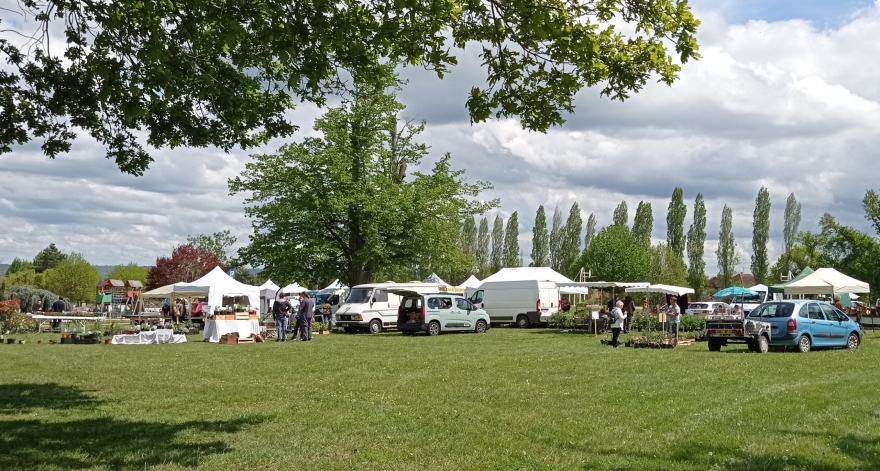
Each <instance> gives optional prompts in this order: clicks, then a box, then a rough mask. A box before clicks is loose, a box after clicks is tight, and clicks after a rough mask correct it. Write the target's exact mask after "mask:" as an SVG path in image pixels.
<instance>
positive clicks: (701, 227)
mask: <svg viewBox="0 0 880 471" xmlns="http://www.w3.org/2000/svg"><path fill="white" fill-rule="evenodd" d="M705 251H706V203H705V202H704V201H703V194H702V193H697V197H696V198H695V199H694V222H693V223H692V224H691V227H690V229H688V234H687V253H688V264H689V266H688V283H689V284H690V285H691V288H693V289H694V295H695V296H694V299H702V298H703V289H705V287H706V261H705V260H703V254H704V253H705Z"/></svg>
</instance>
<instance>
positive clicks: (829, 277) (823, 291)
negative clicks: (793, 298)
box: [783, 268, 871, 296]
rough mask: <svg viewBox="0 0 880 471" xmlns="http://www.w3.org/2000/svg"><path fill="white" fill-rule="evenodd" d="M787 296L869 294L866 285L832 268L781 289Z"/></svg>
mask: <svg viewBox="0 0 880 471" xmlns="http://www.w3.org/2000/svg"><path fill="white" fill-rule="evenodd" d="M783 292H784V293H785V294H787V295H797V294H820V295H826V296H836V295H839V294H842V293H856V294H862V293H870V292H871V288H870V286H868V283H865V282H864V281H859V280H857V279H855V278H852V277H849V276H847V275H844V274H843V273H840V272H839V271H837V270H835V269H833V268H820V269H818V270H816V271H814V272H813V273H810V274H809V275H807V276H805V277H803V278H801V279H799V280H796V281H792V282H791V283H788V284H786V285H785V286H784V287H783Z"/></svg>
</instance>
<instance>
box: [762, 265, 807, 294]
mask: <svg viewBox="0 0 880 471" xmlns="http://www.w3.org/2000/svg"><path fill="white" fill-rule="evenodd" d="M812 274H813V269H812V268H810V267H807V268H804V269H803V270H801V272H800V273H798V275H797V276H796V277H794V278H792V279H790V280H788V281H786V282H785V283H779V284H778V285H772V286H770V287H769V288H768V289H769V290H770V294H773V293H784V292H785V287H786V286H788V285H790V284H792V283H794V282H795V281H800V280H802V279H804V278H806V277H807V275H812Z"/></svg>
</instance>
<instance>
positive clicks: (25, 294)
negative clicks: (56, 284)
mask: <svg viewBox="0 0 880 471" xmlns="http://www.w3.org/2000/svg"><path fill="white" fill-rule="evenodd" d="M6 298H7V299H18V301H19V305H20V306H21V310H22V311H25V312H30V311H32V310H34V309H35V307H36V306H37V301H40V303H41V304H40V310H41V311H47V310H49V309H50V308H51V307H52V303H54V302H55V301H57V300H58V295H57V294H55V293H53V292H51V291H48V290H45V289H39V288H34V287H33V286H16V287H15V288H12V289H10V290H7V291H6Z"/></svg>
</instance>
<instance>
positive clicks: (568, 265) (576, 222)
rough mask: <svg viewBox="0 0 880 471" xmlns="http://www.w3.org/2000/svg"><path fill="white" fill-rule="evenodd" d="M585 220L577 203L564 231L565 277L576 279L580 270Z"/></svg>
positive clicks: (563, 255)
mask: <svg viewBox="0 0 880 471" xmlns="http://www.w3.org/2000/svg"><path fill="white" fill-rule="evenodd" d="M583 225H584V220H583V218H581V207H580V205H578V204H577V201H575V202H574V203H573V204H572V205H571V209H569V210H568V219H566V220H565V226H563V230H562V245H561V246H560V251H561V254H560V264H561V265H562V267H561V268H562V271H561V272H560V273H562V274H563V275H566V276H569V277H574V276H575V275H576V274H577V273H578V271H579V270H580V266H578V265H577V259H578V257H579V256H580V254H581V227H582V226H583Z"/></svg>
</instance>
